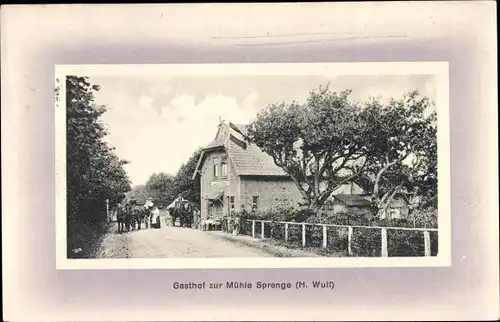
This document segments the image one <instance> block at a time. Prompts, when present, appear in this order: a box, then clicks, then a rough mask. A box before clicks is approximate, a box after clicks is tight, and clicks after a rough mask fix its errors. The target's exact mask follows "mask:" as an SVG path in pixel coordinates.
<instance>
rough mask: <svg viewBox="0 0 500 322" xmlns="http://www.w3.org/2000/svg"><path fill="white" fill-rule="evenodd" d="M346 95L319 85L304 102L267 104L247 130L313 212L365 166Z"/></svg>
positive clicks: (354, 111)
mask: <svg viewBox="0 0 500 322" xmlns="http://www.w3.org/2000/svg"><path fill="white" fill-rule="evenodd" d="M349 94H350V91H344V92H341V93H335V92H331V91H330V90H329V89H328V87H320V88H319V89H318V90H313V91H312V92H311V93H310V95H309V98H308V99H307V102H306V104H302V105H301V104H299V103H297V102H292V103H291V104H285V103H280V104H272V105H269V106H268V107H267V108H266V109H265V110H264V111H262V112H260V113H259V114H258V115H257V118H256V120H255V121H254V122H252V123H251V124H250V125H249V127H248V137H249V139H250V140H251V141H252V142H253V143H255V144H256V145H257V146H259V147H260V148H261V149H262V150H263V151H265V152H266V153H268V154H269V155H270V156H272V158H273V160H274V163H275V164H276V165H277V166H279V167H280V168H282V169H283V170H284V171H285V172H286V173H287V174H288V175H289V176H290V178H291V179H292V180H293V181H294V182H295V184H296V186H297V188H298V189H299V191H300V193H301V194H302V197H303V199H304V202H305V205H306V206H307V207H308V208H310V209H313V210H316V211H318V210H319V208H320V207H321V206H322V205H323V203H324V202H325V201H326V199H327V198H328V197H329V196H330V195H331V193H332V192H333V191H334V190H335V189H337V188H338V187H339V186H341V185H342V184H343V183H345V182H348V181H350V180H352V179H354V178H355V177H356V176H357V175H359V173H360V171H361V170H362V168H363V166H362V163H363V162H361V165H360V164H358V163H359V162H358V161H360V160H361V161H363V158H364V147H363V145H362V144H361V143H362V142H363V140H364V138H363V136H364V132H363V131H362V130H363V129H362V128H361V127H360V123H359V122H358V119H359V117H358V114H359V108H358V107H357V106H356V105H355V104H354V103H352V102H350V101H349V99H348V96H349Z"/></svg>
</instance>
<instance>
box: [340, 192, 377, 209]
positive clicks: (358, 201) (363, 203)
mask: <svg viewBox="0 0 500 322" xmlns="http://www.w3.org/2000/svg"><path fill="white" fill-rule="evenodd" d="M333 197H334V198H336V199H338V200H340V201H341V202H343V203H345V204H346V205H348V206H356V207H368V206H370V201H368V199H367V197H366V196H362V195H333Z"/></svg>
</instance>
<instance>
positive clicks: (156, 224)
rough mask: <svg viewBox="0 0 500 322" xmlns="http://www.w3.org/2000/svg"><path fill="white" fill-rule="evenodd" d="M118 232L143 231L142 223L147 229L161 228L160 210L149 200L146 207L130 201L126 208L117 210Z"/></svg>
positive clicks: (122, 207)
mask: <svg viewBox="0 0 500 322" xmlns="http://www.w3.org/2000/svg"><path fill="white" fill-rule="evenodd" d="M117 212H118V213H117V222H118V232H119V233H121V232H124V231H131V230H136V229H141V225H142V223H144V226H145V228H149V227H151V228H160V227H161V223H160V210H159V208H158V207H157V206H155V204H154V203H153V200H152V198H149V199H148V200H147V201H146V203H145V204H144V206H140V205H138V203H137V201H135V200H130V201H129V202H127V204H125V205H124V206H121V207H118V209H117Z"/></svg>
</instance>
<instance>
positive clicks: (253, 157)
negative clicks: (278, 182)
mask: <svg viewBox="0 0 500 322" xmlns="http://www.w3.org/2000/svg"><path fill="white" fill-rule="evenodd" d="M233 125H234V126H237V127H238V129H239V130H240V132H243V133H246V130H245V125H235V124H233ZM228 151H229V155H230V156H231V158H232V159H233V161H234V163H235V166H236V169H237V171H238V173H239V174H240V175H248V176H250V175H252V176H286V173H285V172H284V171H283V170H282V169H281V168H280V167H278V166H277V165H276V164H275V163H274V160H273V158H272V157H271V156H270V155H269V154H267V153H265V152H264V151H262V150H261V149H260V148H259V147H258V146H256V145H255V144H249V143H247V144H245V146H244V147H242V146H240V145H238V144H237V143H236V142H235V141H233V140H230V141H229V144H228Z"/></svg>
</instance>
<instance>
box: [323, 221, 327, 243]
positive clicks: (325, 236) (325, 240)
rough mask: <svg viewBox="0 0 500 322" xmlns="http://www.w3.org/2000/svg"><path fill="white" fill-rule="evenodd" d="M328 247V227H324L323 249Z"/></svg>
mask: <svg viewBox="0 0 500 322" xmlns="http://www.w3.org/2000/svg"><path fill="white" fill-rule="evenodd" d="M327 246H328V235H327V234H326V225H323V248H326V247H327Z"/></svg>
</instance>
